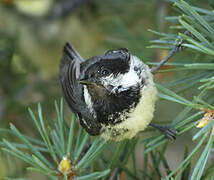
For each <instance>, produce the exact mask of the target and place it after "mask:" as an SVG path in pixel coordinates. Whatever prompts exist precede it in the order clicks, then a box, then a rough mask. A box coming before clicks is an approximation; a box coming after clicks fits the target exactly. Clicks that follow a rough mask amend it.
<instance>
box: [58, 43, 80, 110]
mask: <svg viewBox="0 0 214 180" xmlns="http://www.w3.org/2000/svg"><path fill="white" fill-rule="evenodd" d="M83 61H84V60H83V58H82V57H81V56H80V55H79V53H78V52H77V51H76V50H75V49H74V48H73V47H72V46H71V45H70V44H69V43H66V45H65V47H64V49H63V57H62V60H61V63H60V77H59V78H60V83H61V86H62V90H63V94H64V97H65V100H66V101H67V103H68V105H69V106H70V108H71V109H72V111H73V112H74V113H78V112H79V111H80V108H81V107H80V106H81V104H82V103H81V102H80V101H81V93H82V87H81V85H80V84H79V83H78V81H77V79H78V77H79V75H80V63H81V62H83Z"/></svg>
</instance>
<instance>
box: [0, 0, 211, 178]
mask: <svg viewBox="0 0 214 180" xmlns="http://www.w3.org/2000/svg"><path fill="white" fill-rule="evenodd" d="M20 1H22V3H23V2H24V4H22V3H20ZM20 1H19V0H2V1H1V2H0V128H3V127H9V123H13V124H14V125H15V126H16V127H17V128H18V129H19V130H20V131H21V132H22V133H24V134H27V135H29V136H32V137H35V138H36V137H38V136H39V135H38V134H37V133H35V128H33V127H32V123H31V121H30V118H29V117H28V116H27V110H26V109H27V108H26V107H27V106H31V107H32V109H33V110H35V107H36V106H35V104H37V103H38V102H41V103H42V105H43V109H45V113H46V114H45V116H47V117H48V118H47V122H48V123H50V124H54V122H53V119H56V114H55V110H54V106H53V101H54V100H55V99H59V98H60V97H61V90H60V87H59V83H58V64H59V60H60V57H61V51H62V47H63V45H64V43H65V42H66V41H69V42H71V43H72V44H73V45H74V46H75V48H76V49H77V50H78V51H79V52H80V54H81V55H83V57H84V58H86V59H87V58H88V57H90V56H93V55H97V54H101V53H103V52H104V51H106V50H108V49H112V48H115V47H117V48H118V47H126V48H129V49H130V51H131V52H132V53H133V54H135V55H137V56H139V57H140V58H141V59H142V60H143V61H145V62H148V63H150V65H154V64H155V63H151V61H152V62H155V61H156V59H157V60H159V59H161V58H162V57H163V56H164V55H165V54H166V51H165V50H160V49H158V50H154V49H149V48H146V47H147V46H149V45H150V40H153V39H154V37H156V35H155V34H152V33H151V32H149V31H147V30H148V29H154V30H156V31H161V32H168V33H167V35H168V36H167V35H166V36H165V35H163V34H162V35H163V37H166V38H165V39H160V40H153V41H151V42H152V43H153V44H154V43H156V44H157V45H156V47H158V48H165V49H169V47H171V46H172V43H173V42H174V39H175V38H176V37H177V35H178V34H177V32H178V31H179V32H183V30H184V27H181V25H180V24H178V22H179V23H182V22H183V21H184V20H186V21H187V22H189V23H190V22H192V20H191V19H188V17H187V15H186V16H184V17H183V18H184V19H179V18H178V17H177V16H176V15H178V16H180V15H181V14H182V13H183V12H182V11H181V9H179V8H176V10H175V8H173V6H172V4H171V3H172V2H173V0H169V1H168V2H166V1H164V0H151V1H147V0H132V1H130V0H108V1H107V0H106V1H100V0H85V1H84V0H81V1H79V3H77V4H75V3H76V2H78V1H71V0H70V4H68V1H67V0H47V1H46V4H44V5H42V1H39V0H38V2H40V3H41V4H40V8H38V9H37V10H35V8H36V5H35V4H31V3H30V2H32V1H34V0H20ZM26 1H28V3H29V4H28V5H26ZM43 2H44V1H43ZM187 2H189V3H191V4H192V5H195V6H196V5H197V6H198V7H202V8H206V9H210V10H211V9H212V7H213V1H211V0H205V1H199V0H188V1H187ZM71 3H74V4H71ZM26 7H27V8H26ZM41 7H42V8H41ZM68 7H70V8H68ZM169 15H172V16H176V17H175V18H173V17H171V16H170V17H166V19H167V20H168V21H165V19H164V18H165V16H169ZM205 18H210V17H208V15H207V17H205ZM178 19H179V20H180V21H178ZM212 20H213V19H212V18H211V19H210V21H211V23H212ZM173 23H174V24H173ZM171 24H173V25H172V26H170V27H169V25H171ZM183 25H185V24H184V23H183ZM170 35H172V36H170ZM182 37H183V38H186V39H187V37H184V36H182ZM201 40H202V39H201ZM204 42H205V41H204ZM166 44H167V45H166ZM187 44H188V43H186V47H187V46H188V45H187ZM208 44H209V43H208ZM205 45H207V43H206V42H205ZM189 46H190V45H189ZM211 46H212V43H211ZM153 47H155V46H153ZM201 59H202V60H203V62H212V57H211V56H204V55H203V54H199V53H193V51H188V52H184V53H180V54H178V55H177V56H176V58H173V62H172V63H171V64H170V63H169V64H168V65H169V66H172V67H176V68H174V69H175V70H174V71H173V70H172V69H171V68H169V69H165V70H163V72H164V71H165V72H166V73H162V74H160V75H158V76H157V77H156V80H157V82H160V83H165V84H164V87H166V88H170V90H173V91H174V92H171V91H167V90H168V89H165V88H164V87H162V86H159V89H160V92H161V93H162V94H161V95H162V96H161V97H162V98H165V99H167V100H172V99H173V98H175V100H177V99H178V98H180V96H179V97H178V96H177V94H176V93H179V94H181V95H182V96H184V98H186V99H182V98H183V97H182V98H181V99H180V100H181V102H184V103H186V104H188V102H189V100H190V101H191V99H190V97H192V96H193V95H196V94H198V93H199V92H200V90H199V89H197V88H195V87H198V84H199V83H200V79H202V78H203V79H204V81H205V82H206V81H208V80H207V79H206V78H208V77H211V76H213V74H212V72H206V71H207V70H206V68H207V67H208V66H206V67H204V69H205V70H204V72H195V71H194V74H191V72H193V71H191V70H193V69H194V68H197V67H196V66H191V64H192V63H194V62H199V61H200V60H201ZM186 62H188V63H189V64H190V65H189V66H188V65H184V64H186ZM179 63H180V64H179ZM182 63H183V64H182ZM198 66H199V65H198ZM179 68H180V69H179ZM185 68H186V70H187V71H181V70H183V69H185ZM198 68H199V69H201V67H198ZM169 71H170V72H169ZM190 71H191V72H190ZM209 83H210V81H208V84H209ZM187 90H188V91H187ZM164 93H165V94H167V95H168V96H166V95H165V94H164ZM208 99H209V97H208ZM210 101H211V99H210ZM202 104H203V103H202ZM166 109H167V111H166ZM183 109H184V108H183V106H181V105H179V104H175V103H172V102H168V101H159V102H158V105H157V111H156V114H155V119H154V120H155V121H164V122H170V121H171V119H175V120H174V124H177V123H178V122H179V123H181V124H179V125H178V128H181V131H182V129H183V132H186V131H187V130H188V129H187V128H188V127H187V126H186V124H185V123H186V122H188V123H189V122H191V123H192V124H191V127H194V123H193V122H192V119H194V118H198V119H199V117H200V116H201V114H202V113H200V112H197V113H196V112H194V113H195V114H194V115H192V114H190V115H189V114H188V113H189V112H190V111H191V109H190V107H187V108H185V109H184V110H183ZM181 110H183V111H181ZM187 114H188V116H187ZM189 116H190V117H189ZM26 117H28V118H26ZM65 117H66V118H67V119H70V112H69V111H67V110H65ZM185 118H186V119H185ZM183 119H185V121H184V122H182V120H183ZM210 127H211V125H209V127H208V128H210ZM183 132H182V133H183ZM152 133H153V134H154V132H152ZM182 133H181V134H182ZM143 135H144V138H147V137H148V135H149V134H147V133H146V132H145V133H143ZM158 135H159V134H158ZM1 136H2V137H5V136H6V138H7V139H8V138H9V139H12V140H14V137H11V136H10V135H5V133H1ZM190 139H191V137H190V138H189V139H188V138H186V137H182V136H181V137H179V138H178V140H177V142H176V144H174V145H173V147H170V148H168V149H167V148H166V147H168V146H163V147H162V146H161V149H160V150H159V152H157V151H155V152H153V151H152V150H153V149H154V148H156V147H157V146H159V145H161V144H164V143H166V140H165V139H163V136H160V137H158V138H156V137H153V138H151V139H147V140H149V143H148V144H147V147H145V149H146V151H147V152H150V153H148V154H146V155H144V154H143V152H142V148H143V146H142V145H139V147H138V148H136V150H135V151H136V153H135V154H136V157H137V159H136V157H135V156H134V155H132V158H130V159H124V162H128V165H127V166H124V164H122V163H119V157H118V159H117V157H116V156H117V155H118V154H120V153H122V154H123V152H120V148H124V147H128V146H129V145H130V144H131V146H132V151H131V152H130V154H131V153H132V154H134V153H133V152H134V150H133V149H134V148H135V145H136V144H135V141H136V143H137V141H138V140H134V141H133V142H131V143H130V144H129V143H128V142H124V143H121V144H120V145H119V146H118V147H113V148H112V149H111V151H112V152H114V151H116V152H117V153H118V154H117V153H115V156H114V161H113V162H112V163H111V165H110V167H114V164H117V165H118V166H119V167H120V169H122V170H124V171H125V172H126V173H127V174H129V177H131V179H132V178H133V179H136V178H137V177H136V172H137V171H138V170H139V169H141V171H142V172H143V173H142V174H143V175H142V174H141V173H139V172H138V174H140V175H142V178H148V179H154V178H159V177H160V175H161V174H162V173H163V174H170V173H171V174H172V170H171V169H172V168H171V167H173V168H174V167H177V165H178V162H179V161H182V158H183V150H184V148H185V146H184V143H187V144H189V147H188V149H186V150H185V152H186V153H185V158H186V157H188V152H190V150H191V149H192V147H193V144H192V143H190ZM204 139H205V138H204ZM204 139H202V140H201V141H200V143H203V142H204ZM211 140H212V139H211V138H210V139H209V141H208V142H209V143H208V145H209V147H210V142H211ZM154 144H155V146H154ZM207 149H208V148H207ZM207 149H205V150H206V151H207ZM165 152H167V153H168V156H167V158H166V157H165V155H164V153H165ZM142 156H144V160H142ZM175 156H176V159H175ZM155 157H158V158H155ZM103 161H105V159H104V160H103ZM142 161H144V162H143V163H142ZM162 163H163V166H164V170H165V171H164V172H160V169H159V166H160V164H162ZM142 164H144V168H142V166H143V165H142ZM147 165H148V166H147ZM185 166H188V167H190V164H185ZM149 167H150V168H149ZM198 167H200V166H199V165H198ZM25 168H26V164H24V163H23V162H21V161H17V160H15V159H13V158H11V157H8V156H5V155H3V156H0V178H1V177H5V176H9V177H14V178H17V177H26V178H29V179H38V178H40V179H42V178H43V179H45V177H43V176H42V177H40V176H39V175H38V174H34V173H31V172H26V171H25ZM129 168H130V169H132V170H133V171H130V170H129ZM142 169H143V170H142ZM148 169H149V170H148ZM187 170H188V168H187ZM187 170H185V171H184V173H183V174H182V176H183V177H187V176H188V175H189V171H187ZM147 171H151V172H153V174H152V176H151V173H150V174H149V173H147ZM133 172H134V173H133ZM195 172H196V173H197V172H198V169H196V170H195ZM210 172H211V173H210V174H212V168H211V167H210ZM173 173H175V172H173ZM185 174H186V175H185ZM208 175H209V173H208ZM184 179H185V178H184Z"/></svg>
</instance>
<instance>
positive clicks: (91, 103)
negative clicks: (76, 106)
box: [83, 85, 96, 118]
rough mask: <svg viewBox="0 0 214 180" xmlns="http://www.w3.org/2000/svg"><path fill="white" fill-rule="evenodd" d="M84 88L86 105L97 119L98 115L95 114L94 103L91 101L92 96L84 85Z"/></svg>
mask: <svg viewBox="0 0 214 180" xmlns="http://www.w3.org/2000/svg"><path fill="white" fill-rule="evenodd" d="M83 88H84V99H85V103H86V105H87V106H88V109H89V111H90V112H91V113H92V114H93V116H94V118H96V113H95V111H94V108H93V102H92V99H91V95H90V94H89V92H88V88H87V86H86V85H84V86H83Z"/></svg>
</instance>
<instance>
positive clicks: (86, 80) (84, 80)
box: [79, 79, 94, 85]
mask: <svg viewBox="0 0 214 180" xmlns="http://www.w3.org/2000/svg"><path fill="white" fill-rule="evenodd" d="M79 83H80V84H84V85H92V84H94V82H92V81H91V80H90V79H80V80H79Z"/></svg>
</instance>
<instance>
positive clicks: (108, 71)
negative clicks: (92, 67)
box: [100, 68, 111, 76]
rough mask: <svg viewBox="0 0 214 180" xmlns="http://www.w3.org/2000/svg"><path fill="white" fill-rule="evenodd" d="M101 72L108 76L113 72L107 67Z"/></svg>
mask: <svg viewBox="0 0 214 180" xmlns="http://www.w3.org/2000/svg"><path fill="white" fill-rule="evenodd" d="M100 73H101V75H102V76H108V75H109V74H110V73H111V72H110V70H109V69H106V68H105V69H102V70H101V72H100Z"/></svg>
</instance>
